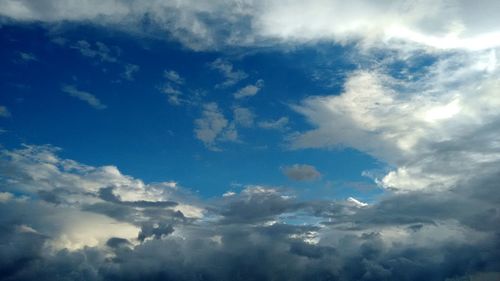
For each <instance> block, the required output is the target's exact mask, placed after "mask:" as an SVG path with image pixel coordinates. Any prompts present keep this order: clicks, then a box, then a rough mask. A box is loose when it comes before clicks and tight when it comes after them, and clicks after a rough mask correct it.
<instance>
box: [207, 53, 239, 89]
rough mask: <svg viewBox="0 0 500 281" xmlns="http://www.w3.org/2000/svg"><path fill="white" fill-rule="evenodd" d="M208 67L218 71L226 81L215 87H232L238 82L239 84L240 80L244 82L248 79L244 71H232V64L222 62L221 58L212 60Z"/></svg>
mask: <svg viewBox="0 0 500 281" xmlns="http://www.w3.org/2000/svg"><path fill="white" fill-rule="evenodd" d="M210 67H211V68H212V69H215V70H217V71H219V72H220V73H221V74H222V75H223V76H224V78H225V79H226V80H225V81H224V82H222V83H221V84H217V85H216V87H229V86H233V85H235V84H237V83H238V82H240V81H241V80H244V79H246V78H247V77H248V74H246V73H245V72H244V71H242V70H234V67H233V64H232V63H230V62H228V61H226V60H223V59H221V58H218V59H216V60H214V61H213V62H212V63H210Z"/></svg>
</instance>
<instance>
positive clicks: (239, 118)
mask: <svg viewBox="0 0 500 281" xmlns="http://www.w3.org/2000/svg"><path fill="white" fill-rule="evenodd" d="M233 116H234V122H235V123H236V125H240V126H242V127H247V128H248V127H252V126H253V123H254V119H255V114H254V113H253V112H252V111H251V110H250V109H248V108H245V107H235V108H234V109H233Z"/></svg>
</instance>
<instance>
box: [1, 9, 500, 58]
mask: <svg viewBox="0 0 500 281" xmlns="http://www.w3.org/2000/svg"><path fill="white" fill-rule="evenodd" d="M0 5H1V6H2V7H3V9H2V10H1V11H0V15H3V16H5V17H8V18H11V19H14V20H19V21H45V22H59V21H64V20H67V21H92V22H95V23H98V24H101V25H108V26H112V27H115V28H121V29H125V30H132V31H134V32H137V31H138V30H139V31H140V30H141V23H142V19H143V18H144V17H145V16H146V15H149V16H148V19H150V20H152V21H153V22H154V23H155V26H157V27H158V28H159V29H160V30H161V31H164V30H166V31H168V32H169V33H170V35H171V36H172V37H174V38H175V39H177V40H179V41H180V42H181V43H183V44H184V45H186V46H188V47H190V48H193V49H197V50H199V49H206V48H219V47H223V46H228V45H230V46H234V45H243V46H247V45H252V44H260V45H265V44H269V42H270V41H271V42H272V41H278V42H280V41H286V42H290V41H291V42H299V43H303V42H310V41H318V40H334V41H337V42H347V41H351V40H362V41H363V42H364V44H365V45H366V44H368V45H370V44H373V43H377V44H380V43H382V44H385V43H389V42H391V43H389V44H387V45H386V46H389V47H390V46H391V45H392V44H394V43H396V42H397V41H400V40H402V41H405V42H410V43H412V44H418V45H422V46H428V47H433V48H438V49H452V48H460V49H474V50H479V49H485V48H491V47H498V46H500V39H499V38H500V36H499V31H498V27H499V26H500V19H498V17H497V15H496V11H498V10H499V9H500V3H499V2H498V1H494V0H489V1H488V0H486V1H481V3H480V4H476V3H472V2H470V1H466V0H457V1H453V2H449V1H446V0H437V1H430V0H424V1H416V2H415V1H413V2H408V1H399V2H394V1H376V2H374V1H369V0H360V1H357V2H355V3H345V2H344V1H340V0H335V1H329V0H311V1H306V2H305V1H300V0H286V1H278V0H273V1H264V0H255V1H237V2H227V1H210V2H206V3H202V4H200V3H198V2H195V1H191V0H188V1H182V2H179V1H138V0H135V1H125V0H104V1H96V0H84V1H78V3H77V2H74V1H62V0H44V1H37V2H36V3H34V2H32V1H28V0H21V1H14V0H1V1H0Z"/></svg>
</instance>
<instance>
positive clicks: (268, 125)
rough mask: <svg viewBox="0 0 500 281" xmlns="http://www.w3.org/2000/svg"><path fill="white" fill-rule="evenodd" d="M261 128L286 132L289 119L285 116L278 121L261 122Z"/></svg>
mask: <svg viewBox="0 0 500 281" xmlns="http://www.w3.org/2000/svg"><path fill="white" fill-rule="evenodd" d="M258 125H259V127H260V128H262V129H268V130H285V129H287V125H288V117H286V116H283V117H280V118H278V119H276V120H267V121H261V122H259V124H258Z"/></svg>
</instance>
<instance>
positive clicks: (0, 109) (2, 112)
mask: <svg viewBox="0 0 500 281" xmlns="http://www.w3.org/2000/svg"><path fill="white" fill-rule="evenodd" d="M10 116H11V114H10V111H9V109H8V108H7V107H6V106H4V105H0V117H10Z"/></svg>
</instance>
